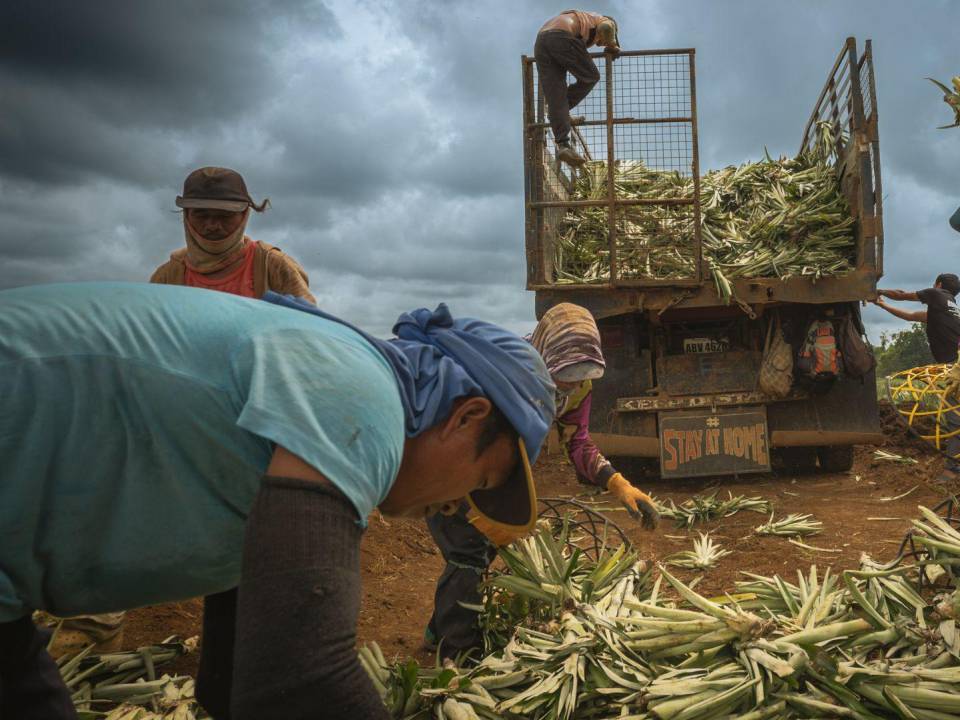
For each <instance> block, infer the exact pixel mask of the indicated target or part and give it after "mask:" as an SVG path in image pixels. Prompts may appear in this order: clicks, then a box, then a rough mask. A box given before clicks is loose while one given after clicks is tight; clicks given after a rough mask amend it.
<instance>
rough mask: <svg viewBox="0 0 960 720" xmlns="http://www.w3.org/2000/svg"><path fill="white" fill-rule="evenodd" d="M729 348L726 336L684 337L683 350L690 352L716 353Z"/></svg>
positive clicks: (686, 352)
mask: <svg viewBox="0 0 960 720" xmlns="http://www.w3.org/2000/svg"><path fill="white" fill-rule="evenodd" d="M729 349H730V341H729V340H727V338H684V339H683V352H684V353H685V354H691V353H718V352H726V351H727V350H729Z"/></svg>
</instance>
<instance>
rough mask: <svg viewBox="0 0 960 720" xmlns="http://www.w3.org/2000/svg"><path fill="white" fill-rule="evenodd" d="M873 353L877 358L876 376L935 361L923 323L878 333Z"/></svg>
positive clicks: (880, 376) (931, 363) (891, 373)
mask: <svg viewBox="0 0 960 720" xmlns="http://www.w3.org/2000/svg"><path fill="white" fill-rule="evenodd" d="M873 353H874V355H875V356H876V358H877V378H882V377H885V376H887V375H893V374H894V373H897V372H900V371H901V370H908V369H910V368H915V367H920V366H921V365H933V364H934V362H935V361H934V359H933V356H932V355H931V354H930V346H929V345H928V344H927V332H926V329H925V328H924V325H923V323H913V324H911V326H910V327H909V328H908V329H907V330H899V331H897V332H894V333H880V344H879V345H874V346H873Z"/></svg>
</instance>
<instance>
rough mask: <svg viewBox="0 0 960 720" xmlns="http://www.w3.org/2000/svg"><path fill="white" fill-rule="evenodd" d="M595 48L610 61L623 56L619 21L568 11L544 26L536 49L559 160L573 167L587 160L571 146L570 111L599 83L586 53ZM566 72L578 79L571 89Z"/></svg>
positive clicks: (534, 51)
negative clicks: (604, 53) (602, 52)
mask: <svg viewBox="0 0 960 720" xmlns="http://www.w3.org/2000/svg"><path fill="white" fill-rule="evenodd" d="M594 45H599V46H600V47H602V48H603V49H604V52H606V53H607V61H608V62H610V61H611V60H613V59H614V58H616V57H617V56H618V55H619V54H620V41H619V39H618V38H617V23H616V21H615V20H614V19H613V18H611V17H608V16H606V15H598V14H597V13H594V12H585V11H583V10H565V11H564V12H562V13H560V14H559V15H557V16H556V17H552V18H550V19H549V20H547V22H545V23H544V24H543V27H541V28H540V31H539V32H538V33H537V40H536V42H535V43H534V46H533V57H534V59H535V60H536V61H537V71H538V72H539V74H540V87H542V88H543V95H544V98H545V99H546V101H547V114H548V116H549V118H550V126H551V128H552V129H553V139H554V140H555V141H556V144H557V158H558V159H559V160H562V161H563V162H565V163H567V164H569V165H573V166H579V165H583V163H584V162H585V161H584V158H583V157H582V156H581V155H580V154H579V153H578V152H577V151H576V150H575V149H574V147H573V145H571V144H570V128H571V121H570V111H571V110H572V109H573V108H575V107H576V106H577V105H579V104H580V102H581V101H582V100H583V99H584V98H585V97H587V95H589V94H590V91H591V90H592V89H593V86H594V85H596V84H597V83H598V82H599V81H600V72H599V71H598V70H597V66H596V65H595V64H594V62H593V59H592V58H591V57H590V53H589V51H588V50H587V48H590V47H592V46H594ZM567 73H570V74H571V75H573V77H574V79H575V82H574V83H573V85H570V86H569V87H568V86H567Z"/></svg>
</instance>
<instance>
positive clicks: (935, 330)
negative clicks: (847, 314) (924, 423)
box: [874, 273, 960, 482]
mask: <svg viewBox="0 0 960 720" xmlns="http://www.w3.org/2000/svg"><path fill="white" fill-rule="evenodd" d="M957 293H960V279H958V278H957V276H956V275H954V274H953V273H943V274H941V275H937V279H936V280H935V281H934V283H933V287H932V288H927V289H926V290H917V291H916V292H907V291H905V290H877V295H878V296H880V297H878V298H877V299H876V300H874V304H875V305H877V306H878V307H882V308H883V309H884V310H886V311H887V312H888V313H890V314H891V315H894V316H895V317H898V318H900V319H901V320H908V321H910V322H919V323H923V324H924V325H925V326H926V330H927V343H928V344H929V345H930V354H931V355H933V359H934V360H936V361H937V362H938V363H955V362H957V346H958V345H960V307H957ZM884 297H888V298H890V299H891V300H915V301H917V302H921V303H923V304H924V305H926V306H927V308H926V309H925V310H901V309H900V308H897V307H893V306H891V305H887V303H885V302H884V301H883V298H884ZM942 417H943V421H944V425H945V426H946V429H947V430H948V431H950V432H953V431H955V430H958V429H960V417H958V416H957V413H956V412H946V413H943V416H942ZM944 451H945V452H946V454H947V455H948V456H949V457H948V459H947V464H946V466H945V468H944V471H943V474H942V475H941V476H940V478H938V479H939V480H940V481H943V482H945V481H949V480H956V479H957V478H958V477H960V462H958V460H957V456H958V455H960V435H954V436H953V437H951V438H948V439H947V442H946V446H945V447H944Z"/></svg>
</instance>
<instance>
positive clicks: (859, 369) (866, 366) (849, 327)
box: [840, 313, 877, 378]
mask: <svg viewBox="0 0 960 720" xmlns="http://www.w3.org/2000/svg"><path fill="white" fill-rule="evenodd" d="M863 335H864V332H863V325H861V324H860V318H858V317H855V316H854V315H853V314H852V313H851V314H850V315H847V316H846V317H844V318H843V320H842V321H841V325H840V354H841V355H842V356H843V371H844V373H846V375H847V376H849V377H853V378H862V377H864V376H865V375H866V374H867V373H869V372H870V371H871V370H873V368H875V367H876V366H877V360H876V358H875V357H874V356H873V350H871V349H870V346H869V345H868V344H867V343H866V341H864V339H863Z"/></svg>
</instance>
